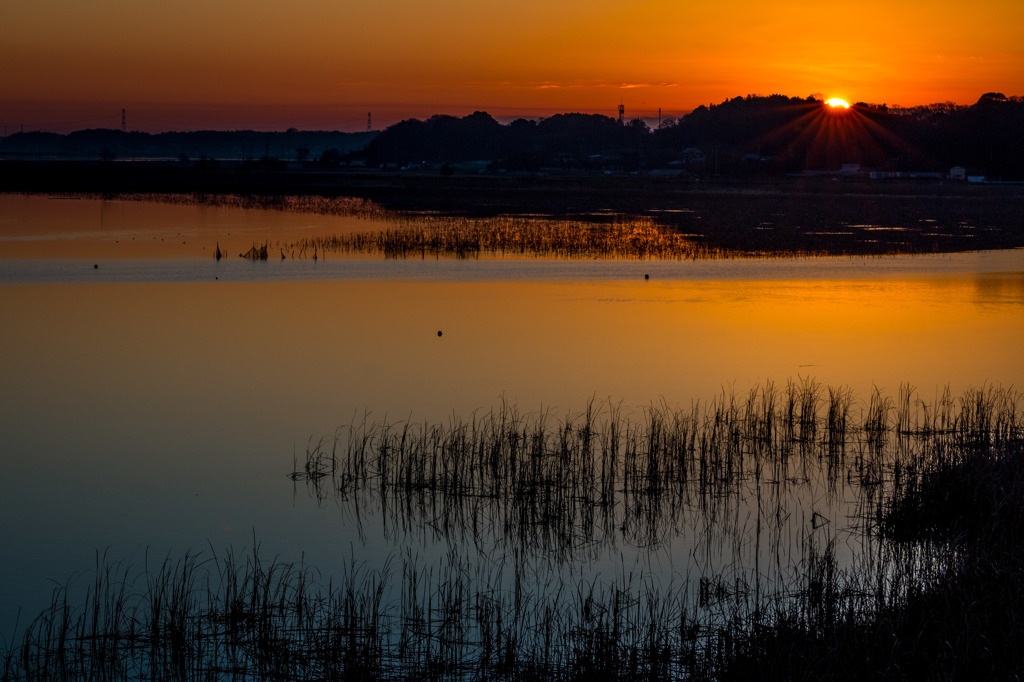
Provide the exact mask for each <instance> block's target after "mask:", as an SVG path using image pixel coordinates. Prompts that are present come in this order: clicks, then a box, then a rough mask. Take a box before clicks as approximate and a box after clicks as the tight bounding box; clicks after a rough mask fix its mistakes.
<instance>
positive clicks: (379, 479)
mask: <svg viewBox="0 0 1024 682" xmlns="http://www.w3.org/2000/svg"><path fill="white" fill-rule="evenodd" d="M1021 405H1022V396H1021V394H1020V393H1019V392H1017V391H1015V390H1013V389H1003V388H999V387H992V386H986V387H982V388H980V389H973V390H969V391H966V392H965V393H964V394H962V395H960V396H957V397H953V396H952V395H951V394H950V392H949V391H948V390H947V391H942V392H940V393H938V394H936V396H935V398H934V399H933V400H930V401H926V400H923V399H921V398H920V397H919V395H918V393H917V392H916V391H914V390H913V388H912V387H903V388H901V390H900V391H899V394H898V396H897V397H896V398H895V399H890V398H888V397H886V396H885V395H883V394H882V393H881V392H880V391H874V392H873V393H872V395H871V396H870V397H869V398H868V400H867V402H866V403H861V402H858V401H857V400H856V399H855V397H854V396H853V395H852V394H851V393H850V391H848V390H846V389H834V388H828V387H823V386H821V385H820V384H818V383H817V382H814V381H811V380H804V381H799V382H789V383H787V385H786V386H783V387H776V386H774V385H772V384H766V385H764V386H761V387H757V388H755V389H752V390H751V391H750V392H749V393H746V394H741V395H737V394H735V393H732V392H723V393H722V394H721V395H720V396H718V397H716V398H714V399H712V400H711V401H709V402H708V403H703V404H702V403H696V404H694V405H692V406H691V407H690V408H688V409H685V410H673V409H669V408H668V407H666V406H664V405H662V406H656V407H650V408H648V409H647V410H644V411H643V412H642V413H641V414H640V415H639V416H638V417H634V416H632V414H624V413H623V411H622V409H621V408H620V407H619V406H617V405H614V404H596V403H592V404H590V405H589V406H588V407H587V408H586V409H585V410H584V411H583V412H582V413H580V414H570V415H567V416H566V417H565V418H563V419H556V418H554V417H552V416H551V415H550V414H549V413H547V412H540V413H532V414H523V413H521V412H519V411H518V410H516V409H515V408H514V407H512V406H509V405H505V404H503V405H501V407H500V408H499V409H497V410H494V411H492V412H489V413H486V414H481V415H476V416H473V417H472V418H470V419H468V420H459V419H455V418H452V419H451V420H450V421H449V422H448V423H446V424H440V425H429V424H424V425H413V424H410V423H402V424H390V423H380V424H374V423H372V422H370V421H369V420H367V419H364V420H363V421H362V422H360V423H359V424H356V425H352V426H349V427H346V428H344V429H341V430H340V431H339V432H338V433H337V434H335V436H334V437H333V438H332V439H326V440H324V441H317V442H315V443H313V442H311V443H310V445H309V446H308V447H307V449H306V453H305V457H304V460H305V461H302V459H301V458H298V457H296V461H295V466H294V467H293V469H294V470H293V472H292V474H291V478H292V479H293V480H294V481H295V483H296V485H298V484H300V483H301V484H303V486H304V487H305V488H306V489H307V490H308V491H309V493H310V495H312V496H313V497H314V498H316V499H317V500H319V501H321V502H326V501H328V500H332V501H334V502H337V503H338V504H339V506H340V507H341V508H342V509H343V510H347V513H351V514H352V515H353V518H363V519H364V520H365V522H367V523H369V522H370V520H369V519H370V517H373V516H375V515H376V516H377V517H378V518H379V519H381V520H383V522H384V523H385V524H386V526H387V528H388V529H389V530H388V531H387V532H390V533H395V534H396V535H395V537H397V534H409V533H412V534H417V536H418V537H426V538H427V540H428V542H426V543H424V547H434V546H438V545H435V543H436V541H438V540H445V541H446V542H447V544H441V545H439V547H440V553H430V552H428V553H427V554H420V553H418V552H417V551H415V550H414V549H412V547H413V546H414V545H415V543H405V544H404V547H405V549H396V550H395V551H393V552H392V553H391V554H390V556H388V557H386V558H383V560H381V561H375V563H374V564H373V565H371V564H370V563H368V562H366V561H364V560H361V559H357V558H356V553H355V550H352V554H351V557H350V559H349V560H348V561H347V562H346V563H345V564H344V565H343V566H342V567H341V568H340V569H336V570H333V571H332V573H331V575H330V576H323V575H321V574H320V573H319V572H318V571H317V570H316V569H314V568H312V567H309V566H307V565H305V564H304V563H303V562H300V563H297V564H296V563H289V562H286V561H283V560H280V559H278V558H274V559H272V560H267V559H265V558H264V557H263V556H262V555H261V553H260V550H259V545H258V543H256V542H255V540H254V542H253V546H252V548H251V550H249V551H245V552H243V553H241V554H235V553H234V552H233V551H231V550H228V551H227V552H224V553H221V554H217V553H216V552H215V551H214V550H213V549H212V548H211V549H210V550H209V551H208V552H206V553H203V554H197V553H187V554H186V555H185V556H183V557H179V558H173V557H168V558H166V559H165V560H163V561H162V562H156V563H153V564H152V565H151V564H150V562H149V561H148V560H147V561H146V562H145V564H144V565H143V566H142V567H141V568H140V567H129V566H127V565H125V564H123V563H119V562H116V561H113V562H112V561H110V560H108V559H107V558H106V557H98V558H97V563H96V569H95V573H94V576H93V581H92V582H91V583H90V584H89V585H87V586H84V589H83V586H82V585H77V584H74V583H68V584H66V585H64V586H61V587H60V588H58V589H56V590H55V591H54V594H53V600H52V605H51V606H50V608H48V609H47V610H46V611H45V612H43V613H42V614H40V615H39V616H38V617H37V618H35V619H34V620H33V621H32V622H31V624H30V625H29V626H28V627H27V628H26V629H25V631H24V632H23V633H20V635H19V637H18V638H17V640H16V641H14V642H12V643H11V644H10V645H9V646H8V647H7V649H6V651H5V653H3V656H2V658H0V663H2V668H0V669H2V673H3V679H4V680H37V679H104V680H107V679H140V680H141V679H218V680H220V679H224V680H253V679H277V680H294V679H429V680H468V679H507V680H532V679H554V680H570V679H572V680H576V679H581V678H584V677H595V678H598V679H651V680H681V679H692V680H704V679H749V678H750V677H760V678H763V679H773V678H787V679H792V678H794V677H807V678H815V677H821V676H823V675H827V674H832V673H835V671H836V670H838V671H839V672H838V673H835V674H838V676H840V677H843V678H847V679H863V678H864V677H871V676H890V677H891V676H894V675H896V676H901V673H902V674H903V675H904V676H905V673H906V671H907V670H908V669H911V668H908V667H912V666H921V667H920V670H924V671H927V673H928V675H929V677H931V678H944V677H945V678H949V677H951V676H950V675H949V674H948V673H950V671H952V672H953V673H955V672H956V671H957V670H963V669H962V668H959V667H957V666H958V665H960V664H957V663H956V661H957V656H961V655H962V656H966V657H967V659H965V660H970V661H972V663H973V664H976V665H977V666H979V667H978V668H977V669H978V670H981V671H984V672H985V673H991V674H996V675H1002V676H1007V675H1011V676H1012V674H1016V673H1018V672H1020V671H1019V670H1018V669H1019V668H1020V664H1019V663H1015V662H1014V661H1016V658H1015V655H1014V653H1013V652H1014V651H1016V649H1015V648H1014V647H1015V646H1016V645H1017V644H1019V643H1020V642H1021V640H1024V635H1022V633H1021V631H1020V629H1019V628H1017V626H1016V625H1014V623H1015V622H1016V621H1015V620H1014V619H1015V618H1016V615H1015V614H1016V613H1019V611H1017V610H1016V609H1017V608H1018V607H1020V606H1022V605H1024V598H1022V596H1021V595H1022V594H1024V591H1021V590H1019V588H1016V587H1015V586H1016V585H1018V584H1019V578H1021V577H1024V570H1022V569H1021V568H1020V566H1022V565H1024V561H1021V558H1022V557H1024V552H1022V551H1021V550H1020V542H1019V539H1020V529H1021V528H1024V523H1022V522H1021V519H1022V518H1024V512H1022V511H1021V510H1022V509H1024V483H1021V482H1022V481H1024V473H1021V472H1024V419H1022V416H1024V411H1022V410H1021ZM972 472H973V473H972ZM955 491H959V492H955ZM951 494H959V496H960V497H955V498H950V497H949V496H950V495H951ZM950 499H953V503H952V504H950V502H949V500H950ZM968 503H970V504H968ZM961 511H962V512H963V513H959V512H961ZM965 519H966V520H965ZM970 538H975V539H976V540H974V539H970ZM965 539H968V540H967V541H965ZM986 542H987V543H988V544H987V545H985V543H986ZM394 546H396V547H398V546H400V545H399V543H394ZM985 546H987V547H988V549H984V547H985ZM595 547H597V548H602V552H601V554H602V557H603V558H599V557H597V556H596V555H593V554H589V553H590V552H593V551H594V548H595ZM658 547H665V548H670V549H679V548H680V547H681V548H682V550H681V551H682V555H681V560H682V559H685V562H684V563H685V567H683V568H677V569H676V570H674V571H672V572H670V573H664V572H659V571H657V570H654V568H653V564H652V561H653V560H652V559H651V558H650V557H651V556H652V555H653V554H654V553H655V549H656V548H658ZM851 547H852V548H853V550H854V551H852V552H851V551H849V550H850V548H851ZM609 557H611V559H610V562H611V563H609ZM1007 557H1009V559H1008V558H1007ZM602 562H603V563H602ZM588 566H590V568H587V567H588ZM979 585H980V586H981V587H978V586H979ZM989 585H997V586H998V587H999V589H998V590H997V591H996V592H995V593H993V592H992V590H991V589H990V588H989V587H988V586H989ZM978 589H982V590H989V591H988V592H983V593H980V594H979V592H978V591H977V590H978ZM993 594H994V596H993ZM964 595H967V596H966V597H965V596H964ZM972 600H973V601H972ZM975 602H976V603H977V604H979V605H982V606H981V607H978V606H972V604H974V603H975ZM938 607H942V608H943V609H945V610H944V611H939V613H941V614H943V615H942V617H943V618H947V619H949V621H950V622H955V623H957V627H961V628H964V630H963V632H955V633H947V634H946V635H943V634H942V633H943V630H942V627H941V622H940V623H939V624H936V622H935V621H934V619H931V618H929V617H928V613H929V609H932V608H938ZM979 608H980V610H981V611H982V612H983V613H980V614H979ZM972 609H973V610H972ZM965 614H968V615H965ZM984 614H988V615H989V616H991V617H990V618H989V620H991V621H992V622H993V623H995V625H996V626H998V627H999V628H1001V630H1002V632H1003V635H999V634H998V633H994V632H992V631H990V630H988V629H985V628H984V627H982V625H984V624H983V623H982V624H979V623H980V620H981V619H982V618H984V617H986V616H985V615H984ZM964 619H967V622H966V624H965V622H964ZM971 619H975V620H971ZM971 628H974V630H971ZM978 632H981V633H982V636H983V638H984V641H983V643H982V645H976V644H974V642H975V641H976V640H977V637H975V636H974V633H978ZM940 636H945V637H946V640H943V641H947V642H949V643H950V647H951V648H950V651H948V652H946V651H944V650H940V649H942V646H943V645H941V644H939V643H937V641H938V640H937V638H939V637H940ZM985 652H989V653H985ZM843 656H846V657H847V658H843ZM986 656H988V657H989V658H985V657H986ZM929 657H931V658H929ZM837 661H838V662H839V663H838V665H839V666H840V668H838V669H837V668H836V667H835V666H836V665H837ZM929 661H931V662H930V663H929ZM952 677H955V674H954V675H952Z"/></svg>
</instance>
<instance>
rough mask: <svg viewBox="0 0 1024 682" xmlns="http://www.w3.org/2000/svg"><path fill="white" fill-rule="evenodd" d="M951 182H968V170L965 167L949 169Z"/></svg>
mask: <svg viewBox="0 0 1024 682" xmlns="http://www.w3.org/2000/svg"><path fill="white" fill-rule="evenodd" d="M949 179H950V180H960V181H961V182H963V181H965V180H967V169H966V168H964V167H963V166H953V167H952V168H950V169H949Z"/></svg>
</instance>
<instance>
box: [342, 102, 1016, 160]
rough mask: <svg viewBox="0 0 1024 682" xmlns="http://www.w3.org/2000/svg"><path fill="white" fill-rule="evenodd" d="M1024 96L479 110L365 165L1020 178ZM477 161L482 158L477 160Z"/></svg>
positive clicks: (378, 151) (402, 133) (404, 137)
mask: <svg viewBox="0 0 1024 682" xmlns="http://www.w3.org/2000/svg"><path fill="white" fill-rule="evenodd" d="M1022 131H1024V101H1022V98H1021V97H1006V96H1004V95H1003V94H1001V93H986V94H984V95H982V96H981V98H980V99H979V100H978V101H977V102H976V103H975V104H973V105H970V106H960V105H955V104H951V103H940V104H933V105H929V106H922V107H914V108H891V107H887V106H886V105H884V104H882V105H874V104H866V103H863V102H860V103H856V104H854V105H853V106H852V107H851V108H850V109H849V110H845V109H844V110H833V109H831V108H830V107H829V106H827V105H826V104H825V103H824V102H821V101H818V100H815V99H813V98H806V99H801V98H792V97H785V96H783V95H771V96H768V97H762V96H755V95H748V96H746V97H735V98H733V99H730V100H726V101H724V102H722V103H721V104H718V105H713V106H710V107H704V106H702V107H699V108H698V109H696V110H695V111H693V112H691V113H689V114H687V115H686V116H683V117H681V118H679V119H678V120H675V121H668V122H666V123H665V124H663V125H662V126H661V127H659V128H658V129H657V130H651V129H650V128H649V127H648V126H647V125H646V124H645V123H644V122H643V121H642V120H640V119H634V120H631V121H625V122H622V123H620V122H619V121H617V120H616V119H613V118H610V117H607V116H599V115H592V114H558V115H556V116H551V117H549V118H545V119H542V120H539V121H533V120H526V119H519V120H516V121H513V122H512V123H510V124H508V125H501V124H499V123H498V122H497V121H496V120H494V119H493V118H492V117H491V116H490V115H488V114H487V113H485V112H481V111H477V112H475V113H473V114H471V115H469V116H465V117H462V118H458V117H454V116H432V117H430V118H428V119H426V120H422V121H421V120H417V119H409V120H406V121H402V122H400V123H397V124H395V125H393V126H391V127H389V128H387V129H386V130H384V131H383V132H382V133H381V134H380V135H378V136H377V137H375V138H374V139H373V140H372V141H370V143H369V145H368V146H367V147H366V150H365V151H364V152H356V153H355V155H357V156H360V157H363V158H365V162H366V165H367V166H369V167H394V168H402V167H406V168H421V169H422V168H425V167H427V166H430V165H431V164H433V165H438V166H440V165H452V164H467V163H475V167H477V168H481V169H482V168H487V169H488V170H490V171H506V172H545V171H550V172H558V171H569V172H577V173H579V172H583V173H586V172H611V173H622V172H646V171H652V170H656V169H664V170H665V171H666V172H669V171H671V172H676V173H679V174H687V175H689V176H691V177H694V178H699V177H704V176H712V175H721V176H727V177H749V176H757V175H782V174H791V173H801V172H829V171H840V170H842V169H846V170H847V171H850V172H855V169H856V172H866V171H867V170H868V169H870V170H874V171H876V172H877V173H883V174H885V173H889V174H898V173H931V174H936V173H941V174H943V175H948V174H949V172H950V169H951V168H953V167H962V168H964V169H965V170H966V171H967V172H973V173H975V174H976V175H983V176H986V177H987V178H989V179H1004V180H1024V132H1022ZM485 162H486V163H485Z"/></svg>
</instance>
